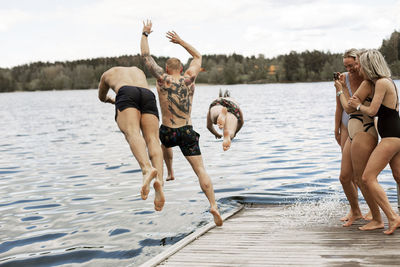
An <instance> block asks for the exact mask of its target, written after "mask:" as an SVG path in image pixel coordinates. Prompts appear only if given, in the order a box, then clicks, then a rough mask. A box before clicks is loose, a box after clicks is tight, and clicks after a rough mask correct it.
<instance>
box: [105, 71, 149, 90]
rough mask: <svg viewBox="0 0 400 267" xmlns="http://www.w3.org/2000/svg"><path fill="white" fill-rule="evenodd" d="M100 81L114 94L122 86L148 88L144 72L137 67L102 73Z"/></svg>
mask: <svg viewBox="0 0 400 267" xmlns="http://www.w3.org/2000/svg"><path fill="white" fill-rule="evenodd" d="M101 79H102V80H104V82H105V83H106V84H107V85H108V86H109V88H112V89H113V90H114V92H115V93H118V90H119V88H121V87H122V86H124V85H130V86H136V87H142V88H149V85H148V84H147V80H146V76H145V74H144V72H143V71H142V70H140V69H139V68H137V67H113V68H111V69H109V70H107V71H106V72H104V74H103V76H102V77H101Z"/></svg>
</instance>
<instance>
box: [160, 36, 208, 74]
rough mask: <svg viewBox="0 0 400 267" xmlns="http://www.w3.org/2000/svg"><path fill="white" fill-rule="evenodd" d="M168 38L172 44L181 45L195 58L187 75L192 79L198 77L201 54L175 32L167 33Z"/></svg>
mask: <svg viewBox="0 0 400 267" xmlns="http://www.w3.org/2000/svg"><path fill="white" fill-rule="evenodd" d="M167 38H168V39H169V40H170V42H172V43H174V44H179V45H181V46H182V47H183V48H185V49H186V51H188V52H189V54H190V55H191V56H192V57H193V60H192V62H190V66H189V68H188V69H187V70H186V72H185V74H186V75H189V76H191V77H196V76H197V75H198V74H199V72H200V69H201V54H200V53H199V52H198V51H197V50H196V49H195V48H194V47H193V46H191V45H190V44H188V43H187V42H185V41H183V40H182V39H181V38H180V37H179V35H178V34H177V33H176V32H174V31H171V32H167Z"/></svg>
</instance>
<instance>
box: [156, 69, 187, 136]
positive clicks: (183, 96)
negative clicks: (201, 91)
mask: <svg viewBox="0 0 400 267" xmlns="http://www.w3.org/2000/svg"><path fill="white" fill-rule="evenodd" d="M157 90H158V96H159V100H160V107H161V113H162V123H163V125H165V126H168V127H172V128H177V127H182V126H185V125H191V124H192V120H191V118H190V114H191V111H192V100H193V94H194V77H193V78H192V77H189V76H181V77H180V78H179V80H176V79H174V78H173V77H172V76H170V75H168V74H166V73H164V74H163V76H162V78H160V79H159V80H158V81H157Z"/></svg>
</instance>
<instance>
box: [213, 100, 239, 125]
mask: <svg viewBox="0 0 400 267" xmlns="http://www.w3.org/2000/svg"><path fill="white" fill-rule="evenodd" d="M216 105H221V106H223V107H226V109H227V110H228V112H229V113H232V114H233V115H234V116H235V117H236V118H237V119H238V120H240V108H239V107H238V106H237V105H236V104H235V103H233V102H232V101H229V100H228V99H225V98H218V99H216V100H214V101H213V102H212V103H211V104H210V109H211V108H212V107H214V106H216Z"/></svg>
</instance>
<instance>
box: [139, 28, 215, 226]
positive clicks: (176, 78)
mask: <svg viewBox="0 0 400 267" xmlns="http://www.w3.org/2000/svg"><path fill="white" fill-rule="evenodd" d="M143 25H144V26H143V34H142V40H141V43H140V47H141V52H142V57H143V59H144V62H145V65H146V67H147V68H148V69H149V70H150V72H151V73H152V75H153V76H154V77H155V78H156V79H157V92H158V97H159V100H160V107H161V113H162V125H161V127H160V139H161V143H162V149H163V153H164V159H165V163H166V165H167V169H168V177H169V179H167V180H173V179H174V174H173V171H172V157H173V155H172V147H174V146H179V147H180V149H181V151H182V153H183V155H184V156H185V157H186V159H187V160H188V161H189V163H190V165H191V166H192V168H193V170H194V172H195V173H196V175H197V177H198V179H199V182H200V187H201V189H202V190H203V192H204V193H205V195H206V197H207V198H208V201H209V202H210V205H211V208H210V212H211V214H212V215H213V216H214V222H215V224H216V225H218V226H221V225H222V218H221V216H220V214H219V211H218V205H217V203H216V201H215V196H214V189H213V185H212V182H211V179H210V177H209V176H208V174H207V172H206V170H205V168H204V164H203V158H202V157H201V153H200V147H199V137H200V135H199V134H198V133H196V132H195V131H194V130H193V126H192V119H191V117H190V114H191V111H192V101H193V94H194V89H195V88H194V85H195V79H196V77H197V75H198V74H199V72H200V68H201V54H200V53H199V52H197V50H196V49H195V48H194V47H192V46H191V45H190V44H188V43H186V42H185V41H183V40H182V39H181V38H180V37H179V36H178V34H176V33H175V32H168V33H167V38H168V39H170V41H171V42H172V43H175V44H179V45H181V46H182V47H183V48H185V49H186V51H188V52H189V54H190V55H192V56H193V60H192V62H191V63H190V66H189V68H188V69H187V70H186V71H185V73H184V74H183V75H182V74H181V72H182V70H183V67H182V64H181V62H180V61H179V59H177V58H169V59H168V60H167V62H166V69H165V71H164V70H163V69H162V68H161V67H160V66H158V65H157V63H156V62H155V61H154V59H153V58H152V57H151V56H150V49H149V44H148V40H147V37H148V35H149V34H150V33H151V32H152V30H151V27H152V23H151V21H147V22H146V23H143Z"/></svg>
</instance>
